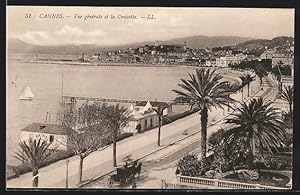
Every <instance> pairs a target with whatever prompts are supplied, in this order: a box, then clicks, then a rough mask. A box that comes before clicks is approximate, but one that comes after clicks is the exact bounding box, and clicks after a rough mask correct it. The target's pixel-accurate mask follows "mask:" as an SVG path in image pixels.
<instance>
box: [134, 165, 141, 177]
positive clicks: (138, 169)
mask: <svg viewBox="0 0 300 195" xmlns="http://www.w3.org/2000/svg"><path fill="white" fill-rule="evenodd" d="M141 169H142V163H141V162H140V163H139V164H138V165H137V167H136V168H135V174H138V179H140V174H141Z"/></svg>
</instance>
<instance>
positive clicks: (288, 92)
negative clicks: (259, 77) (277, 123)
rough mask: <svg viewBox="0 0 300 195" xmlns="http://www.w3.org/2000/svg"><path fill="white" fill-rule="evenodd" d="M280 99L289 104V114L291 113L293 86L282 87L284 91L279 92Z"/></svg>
mask: <svg viewBox="0 0 300 195" xmlns="http://www.w3.org/2000/svg"><path fill="white" fill-rule="evenodd" d="M281 97H282V99H283V100H285V101H287V102H288V103H289V107H290V113H293V101H294V86H290V85H286V86H284V89H283V90H282V91H281Z"/></svg>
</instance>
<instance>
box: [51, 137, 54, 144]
mask: <svg viewBox="0 0 300 195" xmlns="http://www.w3.org/2000/svg"><path fill="white" fill-rule="evenodd" d="M53 141H54V135H50V142H51V143H52V142H53Z"/></svg>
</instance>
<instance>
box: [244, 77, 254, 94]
mask: <svg viewBox="0 0 300 195" xmlns="http://www.w3.org/2000/svg"><path fill="white" fill-rule="evenodd" d="M252 81H254V77H253V76H251V75H250V74H246V75H245V76H244V82H245V83H246V85H247V87H248V97H249V96H250V83H251V82H252Z"/></svg>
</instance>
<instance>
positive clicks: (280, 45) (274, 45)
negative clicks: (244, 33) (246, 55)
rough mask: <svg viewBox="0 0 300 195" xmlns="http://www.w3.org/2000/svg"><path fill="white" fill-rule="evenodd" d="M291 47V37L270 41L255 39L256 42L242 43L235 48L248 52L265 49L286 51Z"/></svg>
mask: <svg viewBox="0 0 300 195" xmlns="http://www.w3.org/2000/svg"><path fill="white" fill-rule="evenodd" d="M291 45H294V38H293V37H285V36H280V37H275V38H273V39H271V40H268V39H256V40H250V41H246V42H243V43H239V44H237V45H236V46H235V47H236V48H237V49H242V50H245V49H248V50H260V49H265V48H266V47H267V48H268V49H286V48H288V47H290V46H291Z"/></svg>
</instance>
